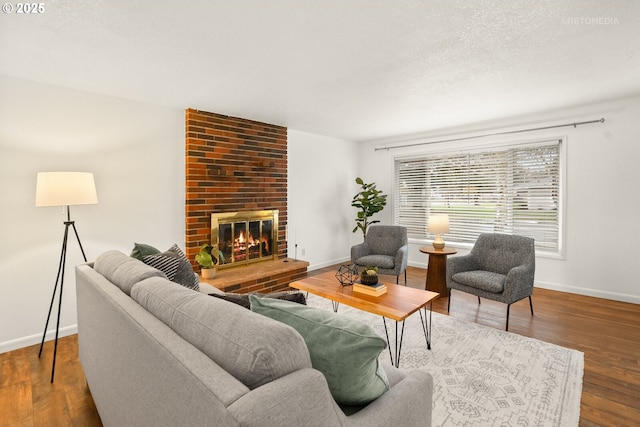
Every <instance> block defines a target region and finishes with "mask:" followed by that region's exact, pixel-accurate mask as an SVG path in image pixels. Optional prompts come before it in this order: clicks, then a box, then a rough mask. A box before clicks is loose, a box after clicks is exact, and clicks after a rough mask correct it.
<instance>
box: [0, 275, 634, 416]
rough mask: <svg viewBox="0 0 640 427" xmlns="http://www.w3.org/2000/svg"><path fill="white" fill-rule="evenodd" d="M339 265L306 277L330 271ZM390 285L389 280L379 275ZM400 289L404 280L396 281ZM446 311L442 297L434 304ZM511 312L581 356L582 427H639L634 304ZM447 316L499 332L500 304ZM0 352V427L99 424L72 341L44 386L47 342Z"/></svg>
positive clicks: (550, 296)
mask: <svg viewBox="0 0 640 427" xmlns="http://www.w3.org/2000/svg"><path fill="white" fill-rule="evenodd" d="M335 270H337V266H332V267H328V268H325V269H321V270H316V271H313V272H310V273H309V274H317V273H320V272H323V271H335ZM407 272H408V274H407V283H408V285H409V286H412V287H416V288H424V281H425V275H426V272H425V270H424V269H419V268H413V267H409V269H408V270H407ZM383 279H387V280H389V281H395V278H393V279H390V278H388V277H383ZM401 283H402V279H401ZM433 308H434V311H436V312H438V313H443V314H446V313H447V299H446V298H440V299H438V300H436V301H435V302H434V305H433ZM533 309H534V312H535V315H534V316H533V317H532V316H531V314H530V312H529V304H528V301H527V300H523V301H520V302H518V303H516V304H514V305H513V306H512V307H511V319H510V323H509V330H510V332H513V333H517V334H521V335H525V336H529V337H534V338H537V339H540V340H542V341H546V342H551V343H554V344H558V345H561V346H563V347H569V348H574V349H576V350H580V351H582V352H584V360H585V370H584V379H583V385H582V402H581V408H580V410H581V412H580V425H581V426H637V425H640V306H638V305H635V304H627V303H621V302H617V301H609V300H602V299H598V298H592V297H585V296H581V295H573V294H566V293H562V292H556V291H549V290H545V289H535V290H534V293H533ZM450 315H451V316H452V317H455V318H457V319H461V320H466V321H470V322H477V323H479V324H483V325H486V326H491V327H495V328H498V329H504V321H505V315H506V306H505V305H504V304H500V303H496V302H493V301H488V300H484V299H483V300H482V303H481V304H480V305H478V300H477V299H476V297H474V296H472V295H466V294H464V293H462V292H456V291H454V292H453V293H452V300H451V312H450ZM38 348H39V345H35V346H31V347H26V348H23V349H19V350H16V351H12V352H8V353H4V354H0V426H1V427H4V426H7V427H9V426H11V427H14V426H101V425H102V423H101V422H100V417H99V416H98V413H97V411H96V408H95V405H94V403H93V399H92V398H91V394H90V392H89V389H88V387H87V385H86V382H85V379H84V374H83V372H82V367H81V366H80V362H79V360H78V352H77V336H76V335H73V336H70V337H66V338H62V339H61V340H60V341H59V343H58V360H57V363H56V377H55V383H54V384H50V382H49V380H50V375H51V357H52V354H53V346H52V343H51V342H49V343H47V344H46V345H45V350H44V352H43V356H42V359H38Z"/></svg>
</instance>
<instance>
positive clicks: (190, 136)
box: [185, 109, 287, 266]
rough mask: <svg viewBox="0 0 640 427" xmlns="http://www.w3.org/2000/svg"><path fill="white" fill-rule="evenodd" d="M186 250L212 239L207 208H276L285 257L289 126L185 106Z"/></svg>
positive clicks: (191, 251) (191, 254)
mask: <svg viewBox="0 0 640 427" xmlns="http://www.w3.org/2000/svg"><path fill="white" fill-rule="evenodd" d="M185 116H186V134H187V135H186V201H185V217H186V238H185V246H186V255H187V257H188V258H189V260H190V261H191V262H192V264H193V265H194V266H196V264H195V262H194V256H195V254H196V253H197V252H198V250H199V248H200V246H202V245H203V244H204V243H209V242H210V241H211V213H214V212H216V213H219V212H238V211H254V210H265V209H269V210H270V209H278V210H279V223H278V258H286V256H287V247H286V241H285V239H286V236H285V230H286V225H287V128H285V127H282V126H275V125H270V124H267V123H260V122H255V121H251V120H246V119H240V118H237V117H230V116H224V115H221V114H214V113H208V112H206V111H198V110H193V109H187V110H186V115H185Z"/></svg>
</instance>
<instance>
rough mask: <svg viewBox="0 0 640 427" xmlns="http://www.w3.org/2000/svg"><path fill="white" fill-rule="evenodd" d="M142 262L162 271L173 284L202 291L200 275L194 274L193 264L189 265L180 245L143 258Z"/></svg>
mask: <svg viewBox="0 0 640 427" xmlns="http://www.w3.org/2000/svg"><path fill="white" fill-rule="evenodd" d="M142 261H143V262H144V263H145V264H147V265H150V266H152V267H155V268H157V269H158V270H160V271H162V272H163V273H164V274H166V275H167V278H168V279H169V280H171V281H172V282H176V283H179V284H181V285H182V286H184V287H186V288H189V289H193V290H195V291H199V290H200V280H199V279H198V275H197V274H196V273H194V272H193V268H192V267H191V263H189V260H188V259H187V256H186V255H185V254H184V252H182V250H181V249H180V248H179V247H178V245H175V244H174V245H173V246H171V247H170V248H169V249H167V250H166V251H164V252H162V253H159V254H157V255H146V256H143V257H142Z"/></svg>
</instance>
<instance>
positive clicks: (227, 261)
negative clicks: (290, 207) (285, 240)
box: [211, 210, 278, 268]
mask: <svg viewBox="0 0 640 427" xmlns="http://www.w3.org/2000/svg"><path fill="white" fill-rule="evenodd" d="M277 236H278V211H277V210H265V211H248V212H231V213H214V214H211V244H212V245H213V247H214V248H216V249H218V252H217V253H218V261H219V262H218V266H219V267H220V268H225V267H230V266H234V265H239V264H247V263H252V262H260V261H267V260H273V259H276V258H277V256H278V239H277ZM214 253H215V252H214Z"/></svg>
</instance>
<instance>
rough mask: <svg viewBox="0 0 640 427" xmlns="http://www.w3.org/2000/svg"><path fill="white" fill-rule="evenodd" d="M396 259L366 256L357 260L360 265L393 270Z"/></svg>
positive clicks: (387, 256)
mask: <svg viewBox="0 0 640 427" xmlns="http://www.w3.org/2000/svg"><path fill="white" fill-rule="evenodd" d="M394 260H395V258H394V257H392V256H389V255H366V256H363V257H360V258H358V259H357V260H356V263H357V264H358V265H363V266H365V267H366V266H373V267H380V268H393V267H394V264H395V263H394Z"/></svg>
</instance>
